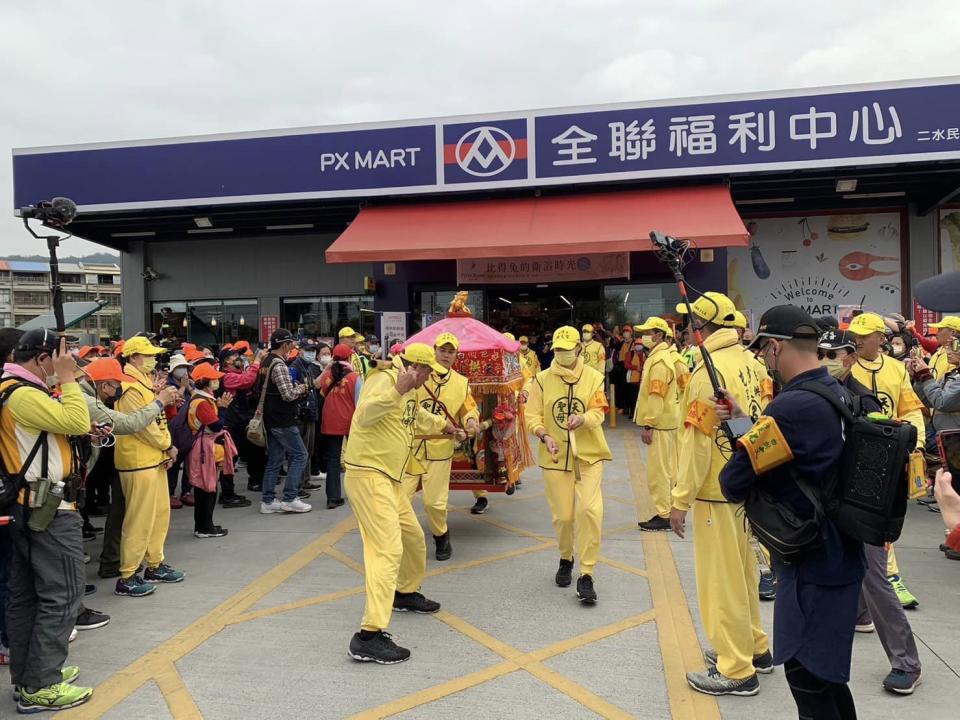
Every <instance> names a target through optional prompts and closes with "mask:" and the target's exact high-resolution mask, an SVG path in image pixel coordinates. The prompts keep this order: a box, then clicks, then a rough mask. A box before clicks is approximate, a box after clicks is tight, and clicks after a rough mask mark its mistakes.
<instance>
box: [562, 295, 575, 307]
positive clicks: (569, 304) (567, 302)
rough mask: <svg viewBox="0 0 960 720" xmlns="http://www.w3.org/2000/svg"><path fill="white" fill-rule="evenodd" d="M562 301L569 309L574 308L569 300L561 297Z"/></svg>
mask: <svg viewBox="0 0 960 720" xmlns="http://www.w3.org/2000/svg"><path fill="white" fill-rule="evenodd" d="M560 299H561V300H563V301H564V302H565V303H566V304H567V305H568V306H569V307H571V308H572V307H573V303H572V302H570V301H569V300H567V299H566V298H565V297H564V296H563V295H561V296H560Z"/></svg>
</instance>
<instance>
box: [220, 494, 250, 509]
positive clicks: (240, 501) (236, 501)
mask: <svg viewBox="0 0 960 720" xmlns="http://www.w3.org/2000/svg"><path fill="white" fill-rule="evenodd" d="M250 504H251V503H250V499H249V498H246V497H244V496H243V495H234V496H233V497H228V498H221V499H220V505H221V506H222V507H223V508H224V509H225V510H229V509H230V508H242V507H250Z"/></svg>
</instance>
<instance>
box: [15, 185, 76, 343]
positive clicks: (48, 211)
mask: <svg viewBox="0 0 960 720" xmlns="http://www.w3.org/2000/svg"><path fill="white" fill-rule="evenodd" d="M76 216H77V204H76V203H75V202H74V201H73V200H71V199H70V198H66V197H55V198H53V199H52V200H44V201H43V202H39V203H37V204H36V205H28V206H26V207H22V208H20V217H22V218H23V226H24V227H25V228H26V229H27V232H28V233H30V234H31V235H33V236H34V237H35V238H37V239H38V240H46V241H47V250H48V251H49V252H50V291H51V293H52V297H51V305H52V306H53V316H54V318H55V319H56V323H57V332H58V333H60V334H61V335H63V333H64V331H65V330H66V324H65V323H64V320H63V292H62V290H61V288H60V264H59V261H58V260H57V246H58V245H59V244H60V240H61V239H63V240H65V239H66V238H61V237H60V236H59V235H37V233H36V232H34V230H33V228H32V227H30V223H29V220H31V219H33V220H39V221H40V222H41V223H42V224H43V225H44V226H46V227H49V228H53V229H55V230H63V229H64V228H65V227H66V226H67V225H69V224H70V223H71V222H73V219H74V218H75V217H76ZM67 237H70V235H67Z"/></svg>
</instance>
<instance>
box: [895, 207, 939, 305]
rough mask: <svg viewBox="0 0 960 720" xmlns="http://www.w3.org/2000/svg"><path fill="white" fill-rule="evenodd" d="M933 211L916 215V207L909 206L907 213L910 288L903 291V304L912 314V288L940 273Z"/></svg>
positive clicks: (936, 216)
mask: <svg viewBox="0 0 960 720" xmlns="http://www.w3.org/2000/svg"><path fill="white" fill-rule="evenodd" d="M938 217H939V213H938V212H937V211H936V210H934V211H932V212H929V213H927V214H926V215H922V216H921V215H917V206H916V205H914V204H911V205H910V206H909V209H908V211H907V228H908V231H909V235H907V238H908V239H909V240H910V255H909V259H910V287H908V288H904V289H903V299H904V303H905V304H907V305H908V310H909V311H910V313H911V314H912V312H913V309H912V304H913V301H912V298H913V288H914V287H916V284H917V283H918V282H920V281H921V280H923V279H924V278H928V277H932V276H933V275H936V274H937V273H938V272H940V247H939V243H938V242H937V234H938V232H939V228H938V227H937V218H938Z"/></svg>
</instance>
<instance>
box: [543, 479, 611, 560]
mask: <svg viewBox="0 0 960 720" xmlns="http://www.w3.org/2000/svg"><path fill="white" fill-rule="evenodd" d="M602 477H603V463H602V462H597V463H594V464H593V465H587V464H586V463H585V462H583V461H580V478H581V479H580V482H577V479H576V476H575V475H574V474H573V471H572V470H571V471H569V472H565V471H563V470H547V469H546V468H544V469H543V485H544V489H545V490H546V493H547V502H548V503H549V504H550V512H551V514H552V515H553V527H554V530H555V531H556V533H557V544H558V545H559V546H560V557H561V558H562V559H563V560H572V559H573V549H574V538H576V548H577V555H578V556H579V557H580V574H581V575H592V574H593V567H594V565H596V564H597V559H598V558H599V557H600V537H601V530H602V527H603V494H602V493H601V492H600V480H601V479H602Z"/></svg>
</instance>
